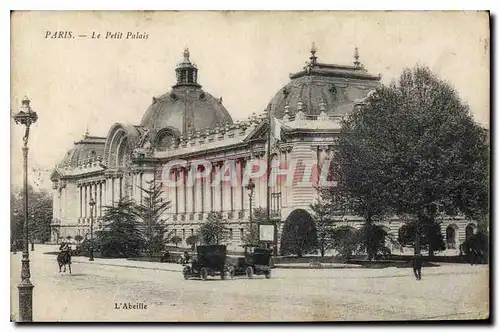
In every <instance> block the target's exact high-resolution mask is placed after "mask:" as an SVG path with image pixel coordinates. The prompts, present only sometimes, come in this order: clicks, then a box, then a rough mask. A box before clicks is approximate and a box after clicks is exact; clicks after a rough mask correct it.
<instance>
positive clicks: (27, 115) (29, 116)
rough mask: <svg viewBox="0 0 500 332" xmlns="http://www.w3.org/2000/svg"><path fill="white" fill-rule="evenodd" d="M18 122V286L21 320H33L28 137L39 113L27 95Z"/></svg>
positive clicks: (15, 116)
mask: <svg viewBox="0 0 500 332" xmlns="http://www.w3.org/2000/svg"><path fill="white" fill-rule="evenodd" d="M13 118H14V121H15V123H16V124H21V125H24V126H25V127H26V128H25V131H24V137H23V148H22V149H23V171H24V177H23V187H24V188H23V189H24V246H23V256H22V259H21V283H20V284H19V285H18V286H17V289H18V290H19V321H20V322H31V321H32V320H33V288H34V287H35V286H34V285H33V284H32V283H31V281H30V277H31V274H30V258H29V251H28V249H29V247H28V241H29V235H28V234H29V229H28V138H29V135H30V127H31V125H32V124H33V123H35V122H36V121H37V120H38V115H37V114H36V112H35V111H33V110H32V109H31V107H30V100H29V99H28V98H27V97H24V99H23V100H22V102H21V110H20V111H19V112H18V113H16V114H14V116H13Z"/></svg>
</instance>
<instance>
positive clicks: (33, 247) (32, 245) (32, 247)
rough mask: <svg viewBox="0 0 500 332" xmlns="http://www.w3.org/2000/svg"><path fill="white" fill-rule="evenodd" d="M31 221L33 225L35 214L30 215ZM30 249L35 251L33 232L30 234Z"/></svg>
mask: <svg viewBox="0 0 500 332" xmlns="http://www.w3.org/2000/svg"><path fill="white" fill-rule="evenodd" d="M31 221H32V222H33V225H34V224H35V215H34V214H32V215H31ZM31 251H35V242H34V239H33V234H31Z"/></svg>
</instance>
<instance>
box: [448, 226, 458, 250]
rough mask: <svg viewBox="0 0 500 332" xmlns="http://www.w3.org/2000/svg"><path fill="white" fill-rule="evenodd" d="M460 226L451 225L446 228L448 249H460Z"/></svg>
mask: <svg viewBox="0 0 500 332" xmlns="http://www.w3.org/2000/svg"><path fill="white" fill-rule="evenodd" d="M457 233H458V226H457V225H455V224H451V225H449V226H448V227H446V249H457V248H458V244H457V243H458V236H457Z"/></svg>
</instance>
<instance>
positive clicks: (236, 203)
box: [232, 159, 243, 217]
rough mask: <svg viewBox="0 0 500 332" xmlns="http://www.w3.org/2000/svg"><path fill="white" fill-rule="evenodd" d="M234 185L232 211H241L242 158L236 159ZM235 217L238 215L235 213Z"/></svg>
mask: <svg viewBox="0 0 500 332" xmlns="http://www.w3.org/2000/svg"><path fill="white" fill-rule="evenodd" d="M235 165H236V167H235V168H236V186H234V187H232V188H233V195H232V196H233V208H234V211H241V210H242V206H241V204H242V202H241V183H242V179H243V176H242V175H243V172H242V169H241V166H242V160H241V159H237V160H236V164H235ZM235 217H238V216H237V215H235Z"/></svg>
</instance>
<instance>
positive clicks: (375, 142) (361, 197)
mask: <svg viewBox="0 0 500 332" xmlns="http://www.w3.org/2000/svg"><path fill="white" fill-rule="evenodd" d="M338 147H339V149H338V151H337V153H336V156H335V160H336V163H334V165H333V167H332V172H334V174H335V175H336V176H337V177H338V181H339V187H340V188H339V189H340V192H341V193H346V192H347V193H348V195H347V197H348V198H350V199H349V203H350V204H349V209H350V210H351V211H354V212H355V214H357V215H363V216H364V218H365V220H367V224H372V223H371V222H370V221H371V220H372V219H373V217H377V216H378V217H380V216H383V215H385V214H387V213H394V214H397V215H411V216H415V217H416V219H417V221H418V223H419V224H422V225H426V226H425V227H424V228H423V229H425V231H427V232H430V231H431V230H432V229H433V227H435V226H433V224H435V223H436V217H437V216H438V215H439V213H446V214H449V215H454V214H457V213H463V214H464V215H466V216H467V217H471V218H475V217H477V216H479V215H483V214H485V213H487V211H488V195H489V186H488V183H489V179H488V163H489V160H488V144H487V136H486V131H485V130H484V129H483V128H481V127H479V126H478V125H477V124H476V123H475V122H474V121H473V119H472V117H471V115H470V114H469V108H468V106H467V105H465V104H464V103H462V101H461V100H460V98H459V96H458V94H457V92H456V91H455V90H454V89H453V88H452V87H451V86H450V85H449V84H448V83H446V82H444V81H442V80H440V79H439V78H438V77H436V76H435V75H434V74H433V73H432V72H431V71H430V70H429V69H428V68H425V67H416V68H414V69H412V70H410V69H405V70H404V71H403V73H402V75H401V77H400V78H399V81H398V82H397V83H394V84H392V85H390V86H388V87H385V86H382V87H380V88H378V89H377V90H376V91H375V93H373V94H372V95H371V96H370V97H369V98H368V99H367V101H366V105H365V106H363V107H360V108H359V109H356V110H354V111H353V112H352V113H351V114H349V115H348V116H347V118H346V119H345V121H343V127H342V133H341V135H340V137H339V141H338ZM420 229H421V228H417V230H420ZM417 234H418V236H420V234H419V233H417ZM432 234H434V233H429V234H427V237H429V238H430V237H432ZM432 242H433V241H431V242H429V243H432ZM439 248H441V245H439V246H438V247H433V246H432V245H431V248H429V250H430V251H429V252H430V254H432V251H433V250H439Z"/></svg>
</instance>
